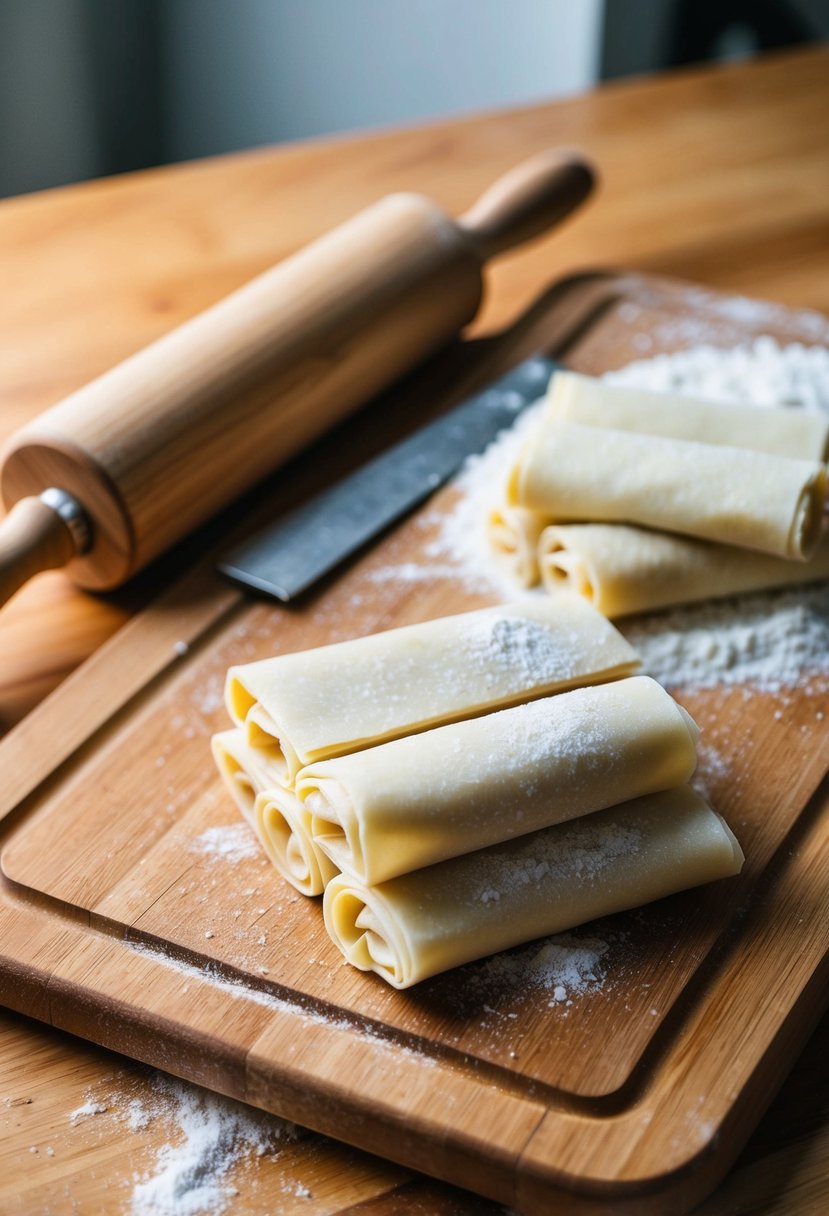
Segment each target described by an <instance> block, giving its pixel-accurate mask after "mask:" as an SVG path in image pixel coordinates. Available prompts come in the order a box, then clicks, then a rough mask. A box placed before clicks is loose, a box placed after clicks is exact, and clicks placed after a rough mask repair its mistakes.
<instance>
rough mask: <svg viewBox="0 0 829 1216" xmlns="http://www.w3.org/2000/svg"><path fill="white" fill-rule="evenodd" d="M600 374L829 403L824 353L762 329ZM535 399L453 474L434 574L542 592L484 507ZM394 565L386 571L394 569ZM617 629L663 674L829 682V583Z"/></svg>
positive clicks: (689, 680)
mask: <svg viewBox="0 0 829 1216" xmlns="http://www.w3.org/2000/svg"><path fill="white" fill-rule="evenodd" d="M605 379H606V380H607V381H608V382H609V383H613V384H626V385H630V386H636V387H639V388H642V389H650V390H658V391H671V392H676V393H685V394H688V395H693V396H699V397H707V398H709V399H711V400H716V401H722V402H742V403H744V404H753V405H756V406H758V407H760V408H762V407H764V406H786V407H789V408H791V409H806V410H812V411H822V412H826V413H829V351H827V350H826V348H824V347H822V346H813V347H807V346H803V345H801V344H799V343H794V344H791V345H788V346H781V345H780V344H779V343H777V342H776V341H775V340H774V339H773V338H769V337H760V338H757V339H755V340H754V341H753V342H751V343H746V344H744V345H741V346H737V347H732V348H730V349H721V348H719V347H715V346H697V347H694V348H693V349H691V350H684V351H679V352H677V353H675V354H669V355H667V354H664V355H657V356H656V357H655V358H652V359H644V360H638V361H637V362H635V363H631V364H629V365H628V366H627V367H625V368H622V369H621V370H620V371H615V372H611V373H609V374H608V375H607V376H606V377H605ZM539 408H540V406H531V407H530V409H528V410H527V411H526V412H525V413H524V414H523V415H522V416H521V417H520V418H519V420H518V423H517V424H516V426H515V427H513V428H512V429H511V430H509V431H506V432H504V433H503V434H502V435H501V436H499V438H498V439H497V440H496V441H495V442H494V443H493V444H492V445H490V447H489V448H488V449H487V451H486V452H484V453H483V454H482V455H481V456H477V457H473V458H471V459H470V460H469V461H468V462H467V464H466V466H465V467H464V470H463V471H462V473H461V475H460V477H459V478H458V481H457V483H456V484H457V488H458V490H459V494H460V497H459V500H458V502H457V505H456V506H455V508H454V510H453V511H452V512H451V513H450V514H449V515H448V516H447V517H445V518H444V519H443V520H442V521H441V520H438V519H435V518H434V517H433V518H432V519H431V520H428V519H427V523H430V524H432V525H433V526H436V527H437V535H436V538H435V539H434V540H433V541H432V542H431V543H430V545H429V546H428V549H427V556H428V558H429V559H430V561H434V562H435V567H434V568H433V572H434V569H437V571H438V573H437V575H436V577H446V574H445V573H444V571H445V569H446V567H447V565H448V566H449V567H450V568H453V569H454V571H455V578H460V579H461V580H462V581H463V583H464V585H465V586H466V587H467V588H468V589H469V590H470V591H473V592H474V591H480V592H483V593H487V594H492V593H493V592H494V593H495V594H497V595H498V596H499V598H501V599H512V600H515V599H518V598H520V597H521V595H527V594H535V595H538V594H545V593H544V592H542V591H538V590H536V591H533V592H526V591H523V592H522V591H521V590H520V589H519V588H517V587H516V586H515V585H514V584H513V583H511V582H510V581H509V580H508V578H507V577H506V576H505V575H504V574H503V573H502V572H501V570H500V569H499V567H498V566H497V565H496V563H495V562H494V561H493V558H492V556H491V554H490V551H489V546H488V542H487V538H486V532H485V520H486V517H487V513H488V511H489V509H490V508H491V507H492V506H493V504H494V502H495V501H496V499H497V493H498V487H499V486H500V484H501V483H502V482H503V480H504V478H505V476H506V472H507V469H508V467H509V465H510V463H511V461H512V459H513V458H514V456H515V455H516V453H517V451H518V448H519V447H520V445H521V443H522V441H523V439H524V438H525V436H526V435H527V433H528V431H529V430H530V428H531V427H532V426H533V423H534V421H535V419H536V417H537V415H538V411H539ZM390 573H391V572H390ZM621 628H622V631H623V632H624V633H625V635H626V636H627V637H628V638H629V640H630V642H631V643H632V644H633V645H634V646H635V647H636V649H637V650H638V651H639V653H640V655H641V656H642V659H643V661H644V664H645V668H646V669H647V671H648V672H649V673H650V674H652V675H653V676H655V677H656V678H657V679H658V680H659V681H660V682H661V683H663V684H667V685H674V686H678V685H683V686H685V687H703V688H704V687H711V686H714V685H719V684H740V685H747V686H751V687H754V688H760V689H765V690H769V691H780V690H782V689H785V688H788V687H793V686H795V685H798V684H800V683H802V682H804V681H807V680H808V681H809V684H810V687H811V688H812V689H813V690H814V689H817V688H820V687H824V688H825V687H827V685H829V586H826V585H825V584H824V585H815V586H810V587H804V588H803V589H796V590H785V591H781V592H771V593H762V594H756V595H747V596H741V597H739V598H736V599H729V600H715V601H711V602H709V603H704V604H699V605H693V606H689V607H687V608H677V609H674V610H672V611H670V612H661V613H653V614H651V615H649V616H648V617H646V618H644V617H642V618H637V619H634V618H631V619H630V620H629V621H624V622H622V624H621Z"/></svg>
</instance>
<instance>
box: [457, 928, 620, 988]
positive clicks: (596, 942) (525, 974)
mask: <svg viewBox="0 0 829 1216" xmlns="http://www.w3.org/2000/svg"><path fill="white" fill-rule="evenodd" d="M610 949H611V943H610V942H609V941H605V940H603V939H601V938H597V937H591V936H584V937H581V936H579V934H578V933H559V934H556V935H555V936H554V937H549V938H547V939H546V941H545V942H544V944H543V945H542V946H540V947H539V945H538V943H537V942H536V943H533V944H532V945H530V946H526V947H524V948H523V949H521V950H511V951H506V952H505V953H502V954H494V955H492V957H491V958H488V959H484V960H483V961H482V962H480V963H476V964H473V966H472V967H470V968H468V969H467V970H468V973H469V975H470V978H471V982H472V984H473V986H475V987H480V988H482V989H484V990H486V989H492V988H495V989H498V990H501V991H503V990H506V991H507V992H512V993H520V992H526V991H529V990H532V989H539V988H540V989H544V990H546V991H547V992H549V993H550V997H551V999H550V1004H551V1005H559V1004H564V1005H567V1004H568V1003H572V1001H573V998H574V997H576V996H579V995H581V994H584V993H588V992H594V991H599V990H600V989H601V988H602V987H603V986H604V984H605V982H606V974H607V973H606V968H605V963H606V961H607V960H606V958H605V956H606V955H607V954H608V951H609V950H610ZM473 977H474V978H473Z"/></svg>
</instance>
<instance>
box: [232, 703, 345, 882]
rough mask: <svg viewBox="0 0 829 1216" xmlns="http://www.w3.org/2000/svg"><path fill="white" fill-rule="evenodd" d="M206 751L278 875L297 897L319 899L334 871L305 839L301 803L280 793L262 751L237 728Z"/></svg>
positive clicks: (307, 824)
mask: <svg viewBox="0 0 829 1216" xmlns="http://www.w3.org/2000/svg"><path fill="white" fill-rule="evenodd" d="M211 747H212V749H213V756H214V759H215V761H216V766H217V768H218V770H219V773H220V774H221V776H222V780H223V781H224V783H225V786H226V787H227V790H228V792H229V793H230V796H231V797H232V798H233V801H234V802H235V803H236V805H237V806H238V808H239V810H240V811H241V812H242V815H243V816H244V817H245V819H246V820H247V821H248V823H249V824H250V826H251V827H252V828H253V830H254V831H255V832H256V835H257V836H258V837H259V842H260V844H261V845H262V848H263V849H264V850H265V853H266V854H267V856H268V857H269V858H270V860H271V861H272V862H273V864H274V865H275V866H276V868H277V870H278V871H279V873H280V874H281V875H282V876H283V877H284V878H287V880H288V882H290V883H291V885H292V886H294V887H296V889H297V890H298V891H301V892H302V894H303V895H321V894H322V892H323V890H324V888H325V884H326V882H327V881H328V879H329V878H331V877H332V875H333V874H335V873H336V870H335V868H334V866H333V865H332V863H331V862H330V861H329V859H328V858H327V857H326V855H325V854H324V853H323V852H321V851H320V850H319V849H318V848H317V847H316V846H315V845H314V843H313V841H312V840H311V833H310V820H311V817H310V815H309V814H308V812H307V811H306V810H305V808H304V807H303V806H302V803H301V802H300V801H299V799H298V798H297V797H296V795H295V794H292V793H291V792H290V791H289V790H286V789H282V788H281V785H280V770H279V767H278V766H277V765H276V764H275V763H274V761H273V759H272V757H271V756H270V755H269V753H268V752H267V750H265V749H263V748H260V747H252V746H251V745H250V743H248V741H247V736H246V734H245V731H244V730H241V729H240V728H239V727H236V728H234V729H232V730H223V731H220V732H219V734H217V735H214V736H213V738H212V739H211ZM269 791H271V792H269Z"/></svg>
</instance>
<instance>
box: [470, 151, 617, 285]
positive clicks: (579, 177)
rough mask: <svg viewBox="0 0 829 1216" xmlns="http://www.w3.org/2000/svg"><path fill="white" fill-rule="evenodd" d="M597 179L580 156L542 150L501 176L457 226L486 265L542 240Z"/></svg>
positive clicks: (590, 166)
mask: <svg viewBox="0 0 829 1216" xmlns="http://www.w3.org/2000/svg"><path fill="white" fill-rule="evenodd" d="M595 177H596V174H595V171H594V169H593V167H592V165H591V164H590V163H589V162H588V161H587V160H585V159H584V158H583V157H582V156H581V155H580V154H578V153H575V152H565V151H562V150H561V149H556V150H549V151H547V152H541V153H539V155H538V156H533V157H531V158H530V159H529V160H526V161H524V162H523V163H522V164H520V165H516V167H515V168H514V169H511V170H510V171H509V172H508V173H505V174H504V175H503V177H499V178H498V180H497V181H495V182H494V183H493V184H492V185H491V186H490V187H489V189H488V190H485V191H484V193H483V194H482V195H481V197H480V198H479V199H478V201H477V202H476V203H475V204H474V205H473V206H472V207H470V209H469V211H467V212H465V214H464V215H462V216H461V217H460V219H459V220H458V224H459V226H460V228H461V229H462V230H463V231H464V232H465V233H466V235H467V237H469V239H470V240H471V241H472V243H473V244H474V245H475V246H476V248H477V250H478V254H479V256H480V258H481V261H482V262H485V261H487V260H488V259H489V258H492V257H495V256H496V255H497V254H499V253H503V252H504V251H505V250H507V249H512V248H513V247H514V246H515V245H521V244H523V242H524V241H530V240H532V239H533V238H534V237H537V236H542V235H543V234H544V233H545V232H546V231H547V229H548V228H550V227H552V226H553V225H554V224H557V223H558V222H559V220H562V219H564V217H565V216H566V215H569V214H570V212H571V211H574V210H575V209H576V207H578V206H579V204H580V203H582V202H583V201H584V199H586V198H587V196H588V194H589V193H590V191H591V190H592V189H593V184H594V181H595Z"/></svg>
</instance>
